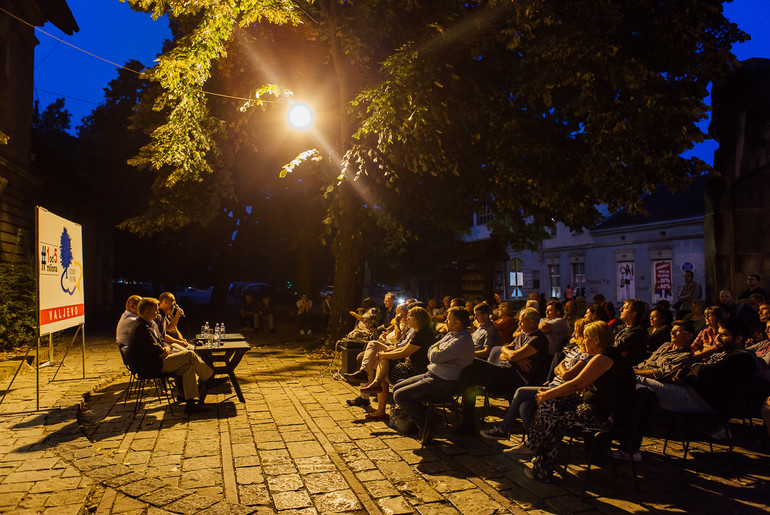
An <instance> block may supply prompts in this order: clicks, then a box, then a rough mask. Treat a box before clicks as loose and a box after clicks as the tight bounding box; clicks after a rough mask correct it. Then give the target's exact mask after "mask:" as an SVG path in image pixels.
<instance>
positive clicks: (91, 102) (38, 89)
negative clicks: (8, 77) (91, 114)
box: [35, 86, 99, 106]
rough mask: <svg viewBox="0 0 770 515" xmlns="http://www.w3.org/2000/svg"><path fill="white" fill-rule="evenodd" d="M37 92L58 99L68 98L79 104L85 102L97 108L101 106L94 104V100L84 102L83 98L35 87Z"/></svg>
mask: <svg viewBox="0 0 770 515" xmlns="http://www.w3.org/2000/svg"><path fill="white" fill-rule="evenodd" d="M35 91H42V92H43V93H48V94H51V95H56V96H57V97H64V98H68V99H70V100H76V101H78V102H84V103H86V104H93V105H96V106H98V105H99V102H94V101H93V100H83V99H82V98H77V97H71V96H69V95H65V94H64V93H57V92H55V91H48V90H47V89H42V88H38V87H37V86H35ZM38 100H40V99H39V98H38Z"/></svg>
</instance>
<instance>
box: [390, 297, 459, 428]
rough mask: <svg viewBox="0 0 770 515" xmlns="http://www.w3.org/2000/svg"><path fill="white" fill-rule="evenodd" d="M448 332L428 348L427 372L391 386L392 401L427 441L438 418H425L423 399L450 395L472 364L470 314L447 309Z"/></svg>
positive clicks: (456, 308)
mask: <svg viewBox="0 0 770 515" xmlns="http://www.w3.org/2000/svg"><path fill="white" fill-rule="evenodd" d="M446 324H447V328H448V333H447V334H446V336H444V337H443V338H442V339H441V340H439V341H438V342H437V343H435V344H433V345H432V346H431V347H430V348H429V349H428V362H429V364H428V371H427V372H426V373H424V374H420V375H417V376H414V377H410V378H409V379H405V380H403V381H401V382H399V383H398V384H396V385H395V386H394V387H393V400H394V401H395V403H396V404H398V406H400V407H401V409H403V410H404V411H405V412H406V414H407V415H409V418H410V419H411V420H412V422H414V424H415V425H416V426H417V428H418V429H419V430H420V434H422V435H423V441H424V442H426V443H427V442H428V441H430V438H431V436H432V430H433V429H434V428H435V424H436V421H437V419H436V418H435V417H433V418H431V419H430V420H429V421H428V425H427V426H426V425H425V420H426V408H425V407H424V406H423V404H422V401H423V399H425V398H428V397H432V396H436V395H445V394H453V393H455V391H456V390H457V381H458V380H459V379H460V375H461V374H462V372H463V370H465V369H466V368H467V367H468V366H470V365H471V364H472V363H473V359H474V358H473V339H472V338H471V332H470V329H469V326H470V324H471V320H470V314H469V313H468V311H467V310H466V309H465V308H464V307H462V308H461V307H453V308H449V309H448V310H447V317H446Z"/></svg>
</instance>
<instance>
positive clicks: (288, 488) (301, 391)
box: [0, 335, 770, 514]
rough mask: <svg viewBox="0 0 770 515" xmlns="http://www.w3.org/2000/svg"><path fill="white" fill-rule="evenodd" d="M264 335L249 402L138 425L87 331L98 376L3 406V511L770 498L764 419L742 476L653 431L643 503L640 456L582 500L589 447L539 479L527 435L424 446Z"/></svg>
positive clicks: (442, 510)
mask: <svg viewBox="0 0 770 515" xmlns="http://www.w3.org/2000/svg"><path fill="white" fill-rule="evenodd" d="M294 336H296V335H294ZM250 339H251V341H252V350H251V351H249V352H248V353H247V354H246V356H245V357H244V359H243V361H242V363H241V365H240V366H239V368H238V370H237V375H238V377H239V378H240V383H241V386H242V388H243V392H244V396H245V399H246V403H245V404H242V403H240V402H239V401H238V399H237V397H236V396H235V394H234V392H232V391H231V390H230V388H229V386H225V387H221V388H220V389H218V390H215V391H214V392H213V393H212V394H210V395H209V397H208V398H207V401H208V403H209V405H210V407H211V408H212V410H211V412H210V413H203V414H198V415H194V416H192V417H188V416H186V415H184V414H183V412H182V406H175V407H174V409H173V413H171V411H170V410H169V409H168V407H167V406H166V405H165V403H164V404H161V403H159V402H158V400H157V398H154V397H152V396H149V397H148V400H147V402H146V403H144V404H143V406H141V407H140V409H139V411H138V414H137V416H136V418H134V417H133V416H132V415H133V410H134V400H133V398H132V399H131V400H129V401H128V402H127V403H124V399H125V388H126V386H127V381H128V376H127V375H125V371H124V368H123V365H122V362H121V361H120V357H119V354H118V352H117V349H116V348H115V345H114V343H113V342H112V340H110V339H108V338H89V339H88V340H87V351H86V354H87V355H86V364H87V367H86V368H87V370H86V375H87V378H86V379H81V375H82V370H81V368H80V362H81V361H80V360H81V355H80V352H79V349H77V348H74V349H73V350H72V351H71V352H70V355H69V356H68V358H67V360H66V362H65V365H64V366H63V367H62V369H61V371H60V372H59V376H58V378H57V380H56V381H54V382H51V383H49V382H48V380H49V378H50V377H51V375H52V374H53V369H52V368H44V369H41V383H40V384H41V400H40V404H41V407H44V408H50V407H54V409H51V410H43V411H39V412H28V413H21V414H13V413H12V412H20V411H30V410H34V408H35V374H34V372H32V373H27V374H24V375H21V376H19V378H17V380H16V382H15V383H14V385H13V387H12V389H11V391H10V392H9V393H8V396H7V398H6V400H5V401H4V403H3V404H2V405H0V431H1V432H0V435H2V438H1V439H0V512H1V513H55V514H66V513H73V514H77V513H97V514H109V513H136V514H140V513H195V512H202V513H276V512H279V513H286V514H294V513H297V514H300V513H302V514H305V513H307V514H312V513H394V514H400V513H421V514H434V513H435V514H451V513H468V514H477V513H478V514H487V513H489V514H491V513H578V512H580V513H619V512H645V511H652V512H683V513H684V512H687V513H719V514H724V513H729V512H734V513H753V512H756V513H766V512H767V511H768V507H769V506H770V488H768V482H769V481H770V467H768V457H769V456H770V446H768V444H767V442H760V443H758V442H757V441H758V440H759V439H760V435H761V429H760V428H761V424H760V422H759V421H758V420H755V421H754V423H755V427H753V428H752V427H748V426H744V425H741V424H740V422H739V421H733V422H734V423H733V431H734V433H735V436H736V443H737V447H736V455H735V464H736V466H737V467H738V468H739V469H740V470H741V471H742V475H741V477H740V479H736V478H735V475H734V474H733V472H732V471H733V470H734V469H733V465H732V463H731V461H730V459H729V453H728V452H727V451H726V449H725V447H724V446H722V445H715V453H714V454H713V455H710V454H709V452H708V445H707V444H702V443H700V444H696V445H695V449H694V450H693V453H692V454H693V458H692V459H688V464H687V467H686V471H685V472H684V474H683V475H680V467H679V465H680V462H679V460H678V459H676V458H677V457H678V456H681V451H680V449H681V446H680V445H679V443H678V442H674V443H672V444H671V443H670V444H669V447H670V449H669V456H663V454H662V452H661V450H662V440H660V439H659V438H649V439H646V440H645V445H644V448H643V456H644V461H643V462H642V463H639V464H638V472H639V475H640V478H641V479H640V488H641V491H642V493H641V495H642V501H643V504H637V502H636V494H635V490H634V487H633V482H632V480H631V471H630V467H629V465H628V463H624V464H621V465H619V466H618V475H617V477H616V476H613V474H612V470H611V467H610V466H609V465H607V464H605V465H603V466H602V467H600V468H599V469H596V468H594V469H592V471H591V482H590V483H589V487H588V494H587V495H586V500H585V501H583V500H581V499H580V492H581V491H582V487H583V480H584V478H585V465H584V463H583V462H582V458H583V452H582V450H581V449H580V444H578V443H575V444H572V447H573V452H572V453H571V460H572V464H571V465H569V467H568V469H567V473H564V472H563V471H562V470H561V469H560V470H559V472H558V473H557V475H556V477H555V479H554V482H553V483H551V484H540V483H536V482H534V481H532V480H529V479H527V478H526V477H525V476H524V473H523V472H524V466H527V464H526V463H523V462H522V461H520V460H519V459H517V458H515V457H513V456H510V455H509V454H508V453H506V452H504V451H505V449H506V448H507V447H510V446H512V445H515V444H516V443H518V442H517V441H518V437H514V438H513V439H512V441H510V442H501V443H499V442H494V441H487V440H484V439H481V438H474V437H466V438H464V439H463V440H462V441H461V440H460V439H459V438H457V437H454V436H452V435H451V433H450V432H449V431H448V429H447V428H441V429H440V430H439V434H438V436H437V440H436V441H435V442H434V443H433V444H432V445H430V446H427V447H425V448H421V447H420V444H419V443H418V442H417V441H416V440H415V439H414V438H411V437H409V436H402V435H400V434H399V433H397V432H396V431H394V430H392V429H390V428H389V427H388V426H387V425H386V424H385V423H384V422H381V421H378V422H365V423H364V422H362V420H361V419H362V416H363V414H364V410H363V409H361V408H351V407H349V406H347V405H346V404H345V400H346V399H349V398H352V397H353V396H354V395H355V389H354V388H353V387H352V386H350V385H348V384H346V383H344V382H341V381H336V380H334V379H333V378H332V377H331V376H330V374H329V373H328V361H321V360H319V359H317V358H314V357H313V356H312V355H308V354H307V353H305V352H304V348H303V346H302V345H301V344H299V343H296V342H288V343H283V342H281V339H288V338H286V337H285V336H284V337H283V338H281V335H278V336H277V337H276V338H271V339H270V340H268V339H267V338H266V337H264V336H261V337H254V336H252V337H250ZM7 385H8V380H4V381H2V382H0V390H1V391H2V392H5V390H6V388H7ZM500 407H501V406H499V405H498V406H496V408H497V409H493V410H492V411H491V412H490V417H491V418H495V417H499V416H500V415H502V413H503V412H502V410H501V409H499V408H500ZM450 422H451V418H450ZM757 424H759V426H760V427H757ZM450 425H451V424H450ZM565 447H568V446H566V445H565ZM671 454H673V455H674V456H671ZM562 462H563V461H562ZM576 462H577V463H576Z"/></svg>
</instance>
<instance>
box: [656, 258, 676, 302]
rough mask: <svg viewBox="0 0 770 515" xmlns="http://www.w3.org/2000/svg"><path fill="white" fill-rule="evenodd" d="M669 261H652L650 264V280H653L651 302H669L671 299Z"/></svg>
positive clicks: (671, 288)
mask: <svg viewBox="0 0 770 515" xmlns="http://www.w3.org/2000/svg"><path fill="white" fill-rule="evenodd" d="M671 268H672V267H671V261H670V260H668V259H667V260H663V261H653V262H652V279H653V284H654V286H655V287H654V288H653V297H652V301H653V302H659V301H661V300H667V301H671V299H672V298H673V296H674V295H673V293H672V290H673V288H674V287H673V283H672V272H671Z"/></svg>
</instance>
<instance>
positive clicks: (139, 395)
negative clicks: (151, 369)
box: [132, 377, 145, 418]
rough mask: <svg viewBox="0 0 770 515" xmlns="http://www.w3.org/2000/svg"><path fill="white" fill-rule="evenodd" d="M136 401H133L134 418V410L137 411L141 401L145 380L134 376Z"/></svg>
mask: <svg viewBox="0 0 770 515" xmlns="http://www.w3.org/2000/svg"><path fill="white" fill-rule="evenodd" d="M136 383H137V384H136V401H135V402H134V416H133V417H132V418H136V412H137V411H139V404H141V402H142V393H143V392H144V386H145V384H144V383H145V380H144V379H140V378H138V377H137V378H136Z"/></svg>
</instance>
